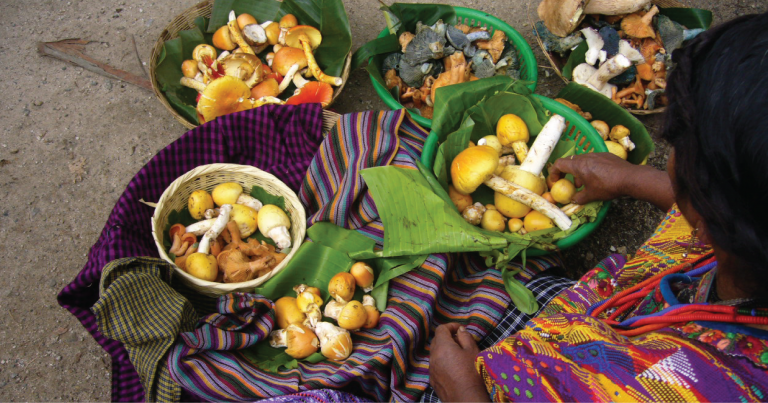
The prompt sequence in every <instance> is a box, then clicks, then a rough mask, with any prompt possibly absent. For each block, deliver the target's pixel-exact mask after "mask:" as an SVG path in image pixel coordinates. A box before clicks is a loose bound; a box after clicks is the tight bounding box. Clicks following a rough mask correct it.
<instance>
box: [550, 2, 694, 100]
mask: <svg viewBox="0 0 768 403" xmlns="http://www.w3.org/2000/svg"><path fill="white" fill-rule="evenodd" d="M538 14H539V18H541V19H542V21H540V22H539V23H537V24H536V34H538V35H539V37H540V38H541V39H542V43H543V44H544V47H545V49H546V50H547V51H549V52H556V53H560V54H561V55H564V54H565V53H567V52H568V51H570V50H571V49H573V48H575V47H576V46H577V45H579V44H580V43H581V42H582V41H584V40H586V42H587V45H588V50H587V53H586V55H585V59H586V61H585V63H582V64H579V65H578V66H576V67H575V68H574V69H573V81H575V82H577V83H579V84H581V85H584V86H586V87H587V88H590V89H592V90H594V91H597V92H599V93H601V94H603V95H605V96H606V97H608V98H611V99H612V100H613V101H614V102H616V103H617V104H619V105H621V106H624V107H626V108H629V109H635V110H637V109H648V110H653V109H656V108H657V107H659V106H663V105H666V103H667V99H666V96H665V95H664V90H665V88H666V77H667V70H668V69H669V68H670V67H671V54H672V51H673V50H675V49H677V48H679V47H681V46H682V44H683V41H685V40H688V39H691V38H693V37H694V36H696V35H697V34H699V33H700V32H702V31H703V30H701V29H694V30H688V29H686V28H685V27H684V26H682V25H680V24H678V23H677V22H675V21H672V20H671V19H670V18H669V17H667V16H665V15H660V14H659V9H658V7H656V6H655V5H652V4H651V1H650V0H586V1H585V0H542V2H541V3H540V4H539V7H538Z"/></svg>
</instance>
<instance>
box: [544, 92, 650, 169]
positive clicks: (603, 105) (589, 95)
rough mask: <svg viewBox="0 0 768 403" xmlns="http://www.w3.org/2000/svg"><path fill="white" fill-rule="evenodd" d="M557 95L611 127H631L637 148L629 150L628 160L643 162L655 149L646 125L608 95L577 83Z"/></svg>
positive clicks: (633, 140) (631, 134) (636, 162)
mask: <svg viewBox="0 0 768 403" xmlns="http://www.w3.org/2000/svg"><path fill="white" fill-rule="evenodd" d="M557 97H558V98H563V99H566V100H568V101H570V102H573V103H574V104H576V105H579V106H580V107H581V109H582V110H584V111H585V112H589V113H591V114H592V116H593V117H594V118H595V119H599V120H602V121H604V122H605V123H607V124H608V126H610V127H613V126H615V125H623V126H625V127H626V128H627V129H629V133H630V139H631V140H632V142H634V143H635V149H634V150H632V151H630V152H629V155H628V157H627V161H629V162H631V163H633V164H643V163H644V161H645V160H646V159H647V158H648V155H650V153H651V152H653V150H654V149H655V147H656V146H655V145H654V144H653V139H652V138H651V135H650V134H648V130H647V129H646V128H645V126H644V125H643V124H642V123H641V122H640V121H639V120H637V118H636V117H634V116H633V115H632V114H631V113H629V112H628V111H627V110H626V109H624V108H621V107H619V106H617V105H616V104H615V103H614V102H613V101H611V100H610V99H608V98H607V97H605V96H603V95H601V94H598V93H597V92H595V91H592V90H590V89H589V88H586V87H584V86H582V85H579V84H576V83H569V84H568V85H566V86H565V88H563V89H562V90H561V91H560V93H559V94H557Z"/></svg>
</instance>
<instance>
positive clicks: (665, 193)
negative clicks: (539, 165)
mask: <svg viewBox="0 0 768 403" xmlns="http://www.w3.org/2000/svg"><path fill="white" fill-rule="evenodd" d="M565 174H571V175H573V179H574V185H576V187H577V188H580V187H581V186H584V189H582V190H580V191H579V192H576V194H575V195H574V196H573V201H574V202H575V203H578V204H586V203H589V202H591V201H593V200H613V199H616V198H619V197H622V196H630V197H633V198H635V199H638V200H642V201H647V202H649V203H653V204H654V205H656V206H657V207H658V208H660V209H662V210H664V211H667V210H669V208H670V207H672V204H673V203H674V202H675V194H674V191H673V190H672V182H671V181H670V179H669V175H667V173H666V172H664V171H659V170H658V169H656V168H653V167H649V166H646V165H634V164H632V163H629V162H627V161H624V160H623V159H621V158H619V157H617V156H615V155H613V154H611V153H588V154H581V155H574V156H573V157H572V158H571V157H568V158H561V159H559V160H557V161H555V164H554V165H553V166H552V167H551V168H550V169H549V175H550V176H551V180H558V179H560V178H562V177H563V176H565Z"/></svg>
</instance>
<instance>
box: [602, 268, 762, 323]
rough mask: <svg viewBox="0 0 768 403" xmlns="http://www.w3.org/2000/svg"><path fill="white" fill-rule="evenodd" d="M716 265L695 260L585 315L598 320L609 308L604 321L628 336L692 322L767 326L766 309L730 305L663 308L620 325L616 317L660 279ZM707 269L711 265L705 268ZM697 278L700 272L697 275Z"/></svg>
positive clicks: (685, 305) (650, 280)
mask: <svg viewBox="0 0 768 403" xmlns="http://www.w3.org/2000/svg"><path fill="white" fill-rule="evenodd" d="M715 264H716V261H715V257H714V256H711V255H709V256H705V257H703V258H700V259H698V261H696V262H694V263H693V264H691V263H683V264H680V265H677V266H675V267H672V268H669V269H667V270H665V271H663V272H661V273H658V274H656V275H655V276H653V277H651V278H649V279H646V280H645V281H642V282H640V283H638V284H636V285H634V286H632V287H630V288H627V289H626V290H624V291H622V292H620V293H618V294H616V295H614V296H613V297H611V298H609V299H608V300H605V301H602V302H600V303H598V304H595V305H593V306H592V307H590V309H589V310H588V311H587V313H588V314H589V315H591V316H593V317H597V316H598V315H600V314H601V313H603V312H605V311H606V310H608V309H612V308H615V310H614V311H613V312H611V314H610V315H609V316H608V317H607V318H605V319H603V320H604V321H605V322H606V323H607V324H609V325H611V326H614V327H619V329H617V333H619V334H621V335H624V336H627V337H631V336H637V335H640V334H643V333H647V332H651V331H654V330H658V329H661V328H664V327H667V326H669V325H671V324H673V323H684V322H691V321H710V322H726V323H738V324H753V325H768V310H766V309H749V308H739V307H738V306H732V305H715V304H708V303H694V304H679V305H674V306H670V307H668V308H665V309H664V310H662V311H661V312H657V313H655V314H650V315H641V316H636V317H634V318H632V319H631V320H628V321H624V322H619V321H617V320H616V318H618V317H619V315H621V314H622V313H624V312H626V311H627V310H629V309H631V308H632V307H634V306H636V305H637V304H638V303H639V302H640V301H641V300H642V299H643V298H644V297H645V296H646V295H648V294H649V293H651V292H653V291H654V290H655V289H656V288H657V287H658V286H659V284H660V283H661V282H662V279H663V278H664V277H666V276H668V275H670V274H675V273H679V272H684V273H691V274H693V273H694V272H696V271H697V270H698V271H701V270H699V269H703V270H706V271H708V270H710V269H711V268H712V267H714V266H715ZM707 266H710V267H709V268H707ZM698 274H699V275H700V274H701V273H698Z"/></svg>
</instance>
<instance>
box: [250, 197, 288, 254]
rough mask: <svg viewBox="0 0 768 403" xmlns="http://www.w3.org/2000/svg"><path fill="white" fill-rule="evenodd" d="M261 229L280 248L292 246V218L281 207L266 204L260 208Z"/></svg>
mask: <svg viewBox="0 0 768 403" xmlns="http://www.w3.org/2000/svg"><path fill="white" fill-rule="evenodd" d="M258 219H259V231H261V234H262V235H264V236H265V237H268V238H271V239H272V240H273V241H275V244H277V247H278V248H280V249H285V248H290V247H291V233H290V232H288V229H289V228H291V220H290V219H289V218H288V215H287V214H285V212H284V211H283V210H282V209H281V208H280V207H277V206H275V205H272V204H266V205H264V207H262V208H261V210H259V217H258Z"/></svg>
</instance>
